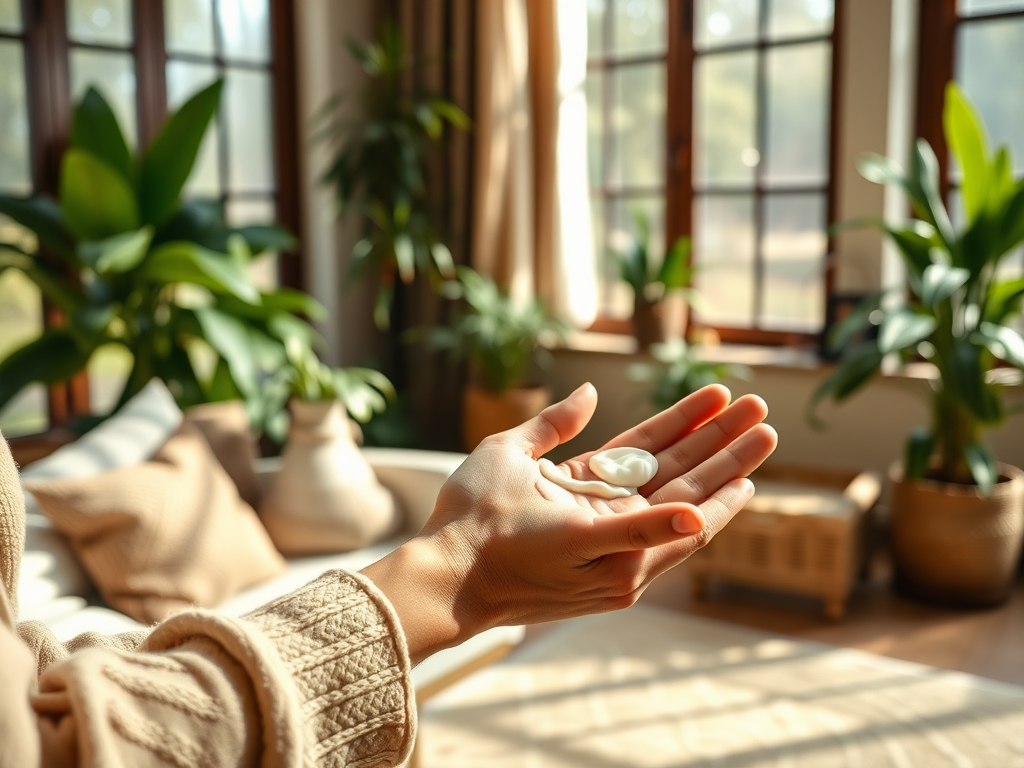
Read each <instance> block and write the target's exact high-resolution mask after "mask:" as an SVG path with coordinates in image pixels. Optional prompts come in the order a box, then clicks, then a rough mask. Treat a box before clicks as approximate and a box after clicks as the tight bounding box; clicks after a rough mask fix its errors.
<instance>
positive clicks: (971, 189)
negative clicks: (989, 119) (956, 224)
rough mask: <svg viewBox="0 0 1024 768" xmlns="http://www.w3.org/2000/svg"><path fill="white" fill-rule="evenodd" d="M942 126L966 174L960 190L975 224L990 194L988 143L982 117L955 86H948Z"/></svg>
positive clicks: (954, 84)
mask: <svg viewBox="0 0 1024 768" xmlns="http://www.w3.org/2000/svg"><path fill="white" fill-rule="evenodd" d="M942 122H943V125H944V126H945V132H946V141H947V142H948V143H949V148H950V151H951V152H952V153H953V157H955V158H956V161H957V163H959V165H960V171H961V173H962V174H963V181H962V182H961V185H960V188H961V190H962V192H963V198H964V208H965V210H966V212H967V221H968V222H971V223H973V222H974V221H976V220H977V218H978V216H979V215H981V213H982V212H983V211H984V209H985V203H986V200H987V199H988V194H989V181H990V179H989V167H988V142H987V141H986V139H985V132H984V129H983V128H982V124H981V120H980V119H979V117H978V113H977V112H975V110H974V108H973V107H972V106H971V105H970V104H969V103H968V101H967V99H966V98H964V95H963V93H962V92H961V91H960V88H959V87H958V86H957V85H956V83H953V82H951V83H949V84H948V85H947V86H946V105H945V109H944V110H943V114H942Z"/></svg>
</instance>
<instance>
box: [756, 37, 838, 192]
mask: <svg viewBox="0 0 1024 768" xmlns="http://www.w3.org/2000/svg"><path fill="white" fill-rule="evenodd" d="M830 47H831V46H830V45H829V44H828V43H811V44H809V45H796V46H786V47H784V48H777V49H774V50H769V51H768V53H767V54H766V62H765V64H766V74H767V94H766V101H767V104H766V110H767V116H766V117H767V135H766V144H767V146H766V153H765V154H766V157H765V158H764V161H765V168H764V180H765V181H766V182H767V183H769V184H787V183H788V184H824V183H825V182H826V181H827V180H828V113H829V84H830V82H831V74H830V71H831V62H830V59H831V55H830Z"/></svg>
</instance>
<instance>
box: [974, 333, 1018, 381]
mask: <svg viewBox="0 0 1024 768" xmlns="http://www.w3.org/2000/svg"><path fill="white" fill-rule="evenodd" d="M978 335H979V337H980V340H981V342H982V343H983V344H984V345H985V346H986V347H988V350H989V352H991V353H992V354H993V355H995V356H996V357H998V358H999V359H1000V360H1005V361H1006V362H1008V363H1009V364H1010V365H1012V366H1014V367H1016V368H1020V369H1021V370H1024V338H1022V337H1021V335H1020V333H1018V332H1017V331H1015V330H1014V329H1013V328H1009V327H1007V326H1005V325H995V324H993V323H982V324H981V325H980V326H979V327H978Z"/></svg>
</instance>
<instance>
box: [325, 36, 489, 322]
mask: <svg viewBox="0 0 1024 768" xmlns="http://www.w3.org/2000/svg"><path fill="white" fill-rule="evenodd" d="M348 49H349V52H350V53H351V54H352V56H353V58H354V59H355V60H356V61H357V62H358V63H359V66H360V67H361V68H362V70H363V71H364V72H365V73H366V76H367V78H368V79H369V83H368V85H367V86H366V88H365V89H364V90H363V92H362V95H361V98H362V107H363V114H364V117H363V118H362V119H359V120H354V121H346V120H345V119H343V118H340V117H338V116H337V114H336V113H337V109H338V107H339V106H341V105H342V104H344V103H345V102H344V100H343V98H342V97H341V96H335V97H334V98H333V99H331V101H329V102H328V103H327V104H326V105H325V107H324V108H323V110H322V115H321V121H322V122H323V125H322V127H321V128H320V132H319V133H320V135H321V136H323V137H324V138H326V139H328V140H330V141H331V142H332V143H335V144H336V148H335V150H334V159H333V161H332V163H331V166H330V168H329V170H328V171H327V173H326V174H325V175H324V178H323V181H324V182H325V183H328V184H332V185H333V186H334V188H335V195H336V197H337V202H338V210H339V213H340V214H345V213H348V212H349V211H352V212H355V213H357V214H358V215H359V216H361V218H362V220H363V235H362V238H361V239H360V240H359V241H358V242H357V243H356V244H355V246H354V247H353V249H352V260H351V262H350V267H349V278H350V279H351V278H354V277H359V276H363V275H366V274H367V273H375V276H376V279H377V281H378V291H377V299H376V303H375V306H374V313H373V314H374V321H375V322H376V324H377V327H378V328H380V329H381V330H385V329H387V328H388V327H389V326H390V322H391V319H390V314H391V304H392V300H393V296H394V292H395V287H396V283H397V281H399V280H400V281H401V282H402V283H405V284H409V283H412V282H413V280H414V279H415V277H416V274H417V271H419V272H425V273H426V274H427V275H428V276H429V277H430V278H431V280H432V281H434V282H435V283H440V282H441V281H442V280H450V279H452V278H454V277H455V271H454V264H453V261H452V255H451V253H450V252H449V250H448V248H447V246H445V244H444V243H443V242H442V239H441V236H440V234H439V232H438V227H437V225H436V221H437V212H436V210H435V205H436V203H435V202H433V201H431V199H430V197H429V195H428V193H427V187H426V183H425V181H426V175H427V160H428V156H429V155H430V153H431V152H434V151H436V150H437V145H438V142H439V141H440V139H441V137H442V134H443V132H444V127H445V123H447V124H449V125H451V126H453V127H455V128H461V129H463V130H465V129H468V128H469V125H470V120H469V118H468V117H467V116H466V114H465V113H464V112H463V111H462V110H461V109H459V108H458V107H457V106H455V104H453V103H452V102H450V101H447V100H446V99H442V98H440V97H438V96H436V95H434V94H430V93H424V92H420V91H418V90H415V89H412V90H410V88H409V87H408V86H407V85H406V82H407V78H408V77H409V75H410V70H411V68H412V67H413V65H414V64H415V62H413V61H411V60H410V59H409V58H408V57H407V56H406V51H405V43H404V41H403V39H402V35H401V33H400V32H399V30H398V28H397V27H396V26H395V24H394V22H393V21H390V20H388V21H387V22H385V24H384V26H383V28H382V30H381V34H380V38H379V39H378V40H376V41H373V42H371V43H367V44H365V45H361V44H359V43H356V42H354V41H349V43H348Z"/></svg>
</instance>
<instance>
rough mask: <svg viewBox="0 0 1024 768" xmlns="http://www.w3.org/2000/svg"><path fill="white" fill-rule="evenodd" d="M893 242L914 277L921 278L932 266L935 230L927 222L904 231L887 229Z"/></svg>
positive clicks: (903, 229)
mask: <svg viewBox="0 0 1024 768" xmlns="http://www.w3.org/2000/svg"><path fill="white" fill-rule="evenodd" d="M886 231H887V232H888V233H889V236H890V237H891V238H892V241H893V242H894V243H895V244H896V247H897V248H899V250H900V253H901V254H902V255H903V259H904V261H906V263H907V266H908V267H909V268H910V274H911V276H912V277H919V276H921V275H923V274H924V271H925V270H926V269H927V268H928V267H929V266H930V265H931V264H932V257H931V250H932V247H933V245H934V241H933V238H934V236H935V228H934V227H932V226H931V225H930V224H927V223H926V222H923V221H921V222H916V223H915V224H913V225H912V226H909V227H905V228H902V229H896V228H892V229H889V228H887V229H886Z"/></svg>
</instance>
